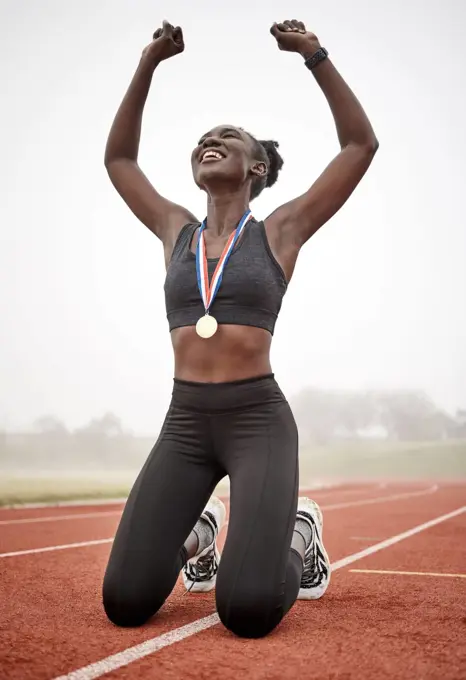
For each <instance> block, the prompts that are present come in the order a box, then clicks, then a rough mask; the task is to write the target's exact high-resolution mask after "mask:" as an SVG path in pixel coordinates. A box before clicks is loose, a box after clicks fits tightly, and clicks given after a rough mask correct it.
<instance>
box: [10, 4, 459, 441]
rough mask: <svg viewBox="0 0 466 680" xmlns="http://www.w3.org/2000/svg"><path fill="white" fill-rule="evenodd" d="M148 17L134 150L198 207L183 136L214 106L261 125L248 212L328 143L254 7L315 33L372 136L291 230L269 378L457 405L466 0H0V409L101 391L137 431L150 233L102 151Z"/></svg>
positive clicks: (66, 411)
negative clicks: (168, 53) (276, 172)
mask: <svg viewBox="0 0 466 680" xmlns="http://www.w3.org/2000/svg"><path fill="white" fill-rule="evenodd" d="M164 18H167V19H169V20H170V21H171V22H172V23H174V24H180V25H181V26H182V27H183V29H184V34H185V42H186V50H185V52H184V54H183V55H182V56H179V57H176V58H175V59H173V60H171V61H170V62H166V63H164V64H162V66H161V67H160V69H158V71H157V73H156V76H155V78H154V82H153V89H152V91H151V94H150V98H149V102H148V106H147V109H146V115H145V124H144V130H143V138H142V145H141V156H140V162H141V165H142V167H143V169H144V170H145V171H146V173H147V174H148V175H149V177H150V179H151V180H152V181H153V183H154V184H155V185H156V187H157V188H158V189H159V190H160V191H161V192H162V193H163V194H165V195H167V196H168V197H170V198H172V199H174V200H176V201H178V202H180V203H182V204H184V205H185V206H186V207H188V208H189V209H191V210H192V211H193V212H194V213H195V214H196V215H197V216H198V217H199V218H200V219H202V218H203V217H204V214H205V198H204V194H202V193H201V192H199V191H198V190H197V188H196V187H195V186H194V184H193V181H192V178H191V172H190V153H191V149H192V147H193V146H194V145H195V143H196V142H197V139H198V138H199V136H200V135H201V134H202V133H204V132H205V131H206V130H208V129H209V128H210V127H212V126H213V125H216V124H220V123H233V124H235V125H241V126H242V127H245V128H246V129H248V130H250V131H251V132H252V133H253V134H255V135H257V136H259V137H261V138H270V137H271V138H273V139H276V140H278V141H279V142H280V149H281V152H282V154H283V156H284V159H285V165H284V169H283V171H282V173H281V176H280V179H279V182H278V183H277V185H276V186H275V187H273V189H270V190H266V191H264V193H263V196H262V197H261V198H260V199H258V200H257V201H256V202H254V203H253V212H254V215H255V216H256V217H257V218H258V219H261V218H265V217H266V216H267V215H268V214H269V213H270V212H271V211H272V210H273V209H274V208H275V207H276V206H277V205H279V204H281V203H282V202H284V201H286V200H288V199H290V198H292V197H294V196H295V195H297V194H299V193H301V192H303V191H304V190H305V189H306V188H308V186H309V185H310V184H311V183H312V181H313V180H314V179H315V178H316V176H317V175H318V174H319V173H320V172H321V171H322V170H323V168H324V167H325V165H326V164H327V163H328V162H329V161H330V160H331V159H332V157H333V156H334V155H335V154H336V153H337V151H338V144H337V138H336V134H335V131H334V125H333V121H332V117H331V114H330V112H329V110H328V108H327V105H326V102H325V99H324V97H323V95H322V93H321V92H320V90H319V88H318V86H317V85H316V83H315V82H314V80H313V77H312V75H311V74H310V73H309V72H308V71H306V69H305V68H304V66H303V64H302V61H301V59H300V58H299V57H297V56H296V55H290V54H285V53H282V52H280V51H279V50H278V49H277V48H276V45H275V44H274V40H273V38H272V37H271V36H270V35H269V27H270V25H271V24H272V23H273V21H281V20H283V19H286V18H297V19H300V20H302V21H304V22H305V23H306V25H307V26H308V28H309V29H311V30H313V31H314V32H315V33H317V35H318V36H319V37H320V39H321V42H322V44H323V45H324V46H325V47H327V48H328V49H329V51H330V55H331V58H332V59H333V61H334V63H335V65H336V66H337V68H338V69H339V70H340V71H341V73H342V75H343V76H344V77H345V78H346V79H347V81H348V83H349V84H350V86H351V87H352V88H353V89H354V91H355V92H356V94H357V96H358V97H359V98H360V100H361V101H362V103H363V105H364V106H365V108H366V110H367V113H368V115H369V117H370V119H371V121H372V122H373V125H374V128H375V131H376V134H377V136H378V138H379V141H380V150H379V153H378V154H377V156H376V159H375V161H374V164H373V166H372V168H371V169H370V171H369V173H368V175H367V176H366V178H365V179H364V180H363V182H362V184H361V185H360V187H359V188H358V189H357V191H356V193H355V194H354V196H353V197H352V198H351V199H350V201H349V202H348V204H347V205H346V207H345V208H344V209H343V210H342V211H341V212H340V213H339V214H338V215H337V216H336V217H335V218H334V219H333V220H332V221H331V222H330V223H328V224H327V225H326V226H325V227H324V228H323V229H322V230H321V231H320V232H319V233H318V234H317V235H316V236H315V237H313V238H312V239H311V241H310V242H309V243H308V244H307V245H306V247H305V248H304V250H303V251H302V253H301V255H300V259H299V262H298V267H297V269H296V273H295V275H294V278H293V281H292V283H291V286H290V288H289V290H288V293H287V295H286V297H285V300H284V305H283V310H282V313H281V315H280V318H279V321H278V323H277V327H276V333H275V340H274V346H273V354H272V359H273V367H274V370H275V373H276V376H277V378H278V380H279V382H280V384H281V386H282V388H283V389H284V391H285V392H286V393H287V394H288V396H290V397H291V396H292V395H293V394H294V393H296V392H297V391H298V390H300V389H301V388H303V387H305V386H306V385H315V386H319V387H337V388H348V389H352V388H355V389H358V388H366V387H410V388H419V389H425V390H427V391H428V392H429V393H430V394H431V395H432V397H433V398H434V399H435V400H437V401H438V402H439V403H440V404H441V405H442V406H443V407H445V408H447V409H449V410H454V409H456V408H457V407H459V406H463V407H466V303H465V297H466V296H465V293H466V266H465V260H466V220H465V208H464V196H465V176H466V173H465V165H466V161H465V158H466V133H465V120H466V101H465V97H466V95H465V88H464V83H465V82H466V47H465V42H464V34H465V30H466V9H465V4H464V3H463V2H462V0H443V1H442V2H434V1H433V0H409V2H406V1H402V0H377V1H376V2H374V1H373V0H372V1H370V0H352V1H351V2H348V1H347V0H327V1H326V2H316V3H309V2H304V0H288V2H286V3H283V2H282V3H279V2H276V1H275V0H273V1H270V0H256V1H255V2H254V3H253V2H248V3H246V2H245V1H244V0H236V2H232V3H225V4H222V3H220V2H218V1H216V2H213V1H212V0H204V1H202V0H201V1H198V2H196V3H189V2H188V0H171V1H170V2H167V3H166V7H165V8H164V7H163V5H162V3H159V2H153V1H150V0H79V2H78V1H77V0H67V1H66V2H63V0H42V1H41V2H37V0H2V2H1V5H0V25H1V26H2V39H1V42H0V76H1V82H2V106H1V108H0V117H1V125H0V135H1V149H2V164H1V168H0V172H1V201H0V238H1V243H0V324H1V346H0V427H7V428H9V429H10V428H17V427H29V426H30V424H31V423H32V421H33V420H34V419H35V418H37V417H38V416H40V415H43V414H49V413H53V414H56V415H58V416H59V417H61V418H62V419H63V420H64V421H65V422H66V424H67V425H69V426H70V427H75V426H78V425H81V424H84V423H85V422H86V421H88V420H89V419H90V418H91V417H93V416H99V415H101V414H103V413H104V412H106V411H109V410H111V411H114V412H115V413H116V414H118V415H119V416H121V418H122V419H123V422H124V424H125V425H126V426H127V427H129V428H132V429H133V430H135V431H137V432H142V433H154V434H155V433H156V432H157V429H158V427H159V425H160V422H161V419H162V417H163V415H164V412H165V410H166V407H167V405H168V399H169V395H170V392H171V380H172V370H173V363H172V353H171V345H170V338H169V333H168V325H167V321H166V318H165V309H164V299H163V288H162V287H163V280H164V266H163V256H162V248H161V245H160V243H159V241H158V240H157V239H156V237H155V236H153V235H152V234H151V233H150V232H148V231H147V230H146V229H145V228H144V227H143V226H142V225H140V224H139V223H138V222H137V220H136V218H135V217H133V216H132V214H131V213H130V212H129V210H128V209H127V208H126V206H125V205H124V204H123V202H122V201H121V199H120V198H119V196H118V195H117V194H116V193H115V191H114V189H113V188H112V186H111V184H110V182H109V180H108V178H107V175H106V172H105V169H104V166H103V152H104V146H105V142H106V137H107V134H108V131H109V127H110V125H111V122H112V119H113V116H114V114H115V112H116V109H117V106H118V105H119V103H120V100H121V98H122V96H123V94H124V92H125V90H126V88H127V85H128V84H129V81H130V78H131V76H132V74H133V71H134V69H135V68H136V66H137V63H138V60H139V56H140V53H141V50H142V49H143V47H144V46H145V45H146V44H147V43H148V42H149V41H150V38H151V35H152V33H153V31H154V30H155V28H157V26H158V25H159V24H160V23H161V21H162V20H163V19H164Z"/></svg>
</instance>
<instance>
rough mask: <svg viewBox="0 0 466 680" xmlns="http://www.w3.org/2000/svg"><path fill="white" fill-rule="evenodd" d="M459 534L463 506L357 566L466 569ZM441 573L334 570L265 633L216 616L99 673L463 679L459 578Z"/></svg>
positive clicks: (165, 677)
mask: <svg viewBox="0 0 466 680" xmlns="http://www.w3.org/2000/svg"><path fill="white" fill-rule="evenodd" d="M458 500H459V499H458ZM424 502H425V501H424ZM405 510H407V509H406V508H405ZM427 510H428V508H427V507H425V508H424V512H425V511H427ZM457 537H460V538H461V537H462V538H463V539H466V514H465V513H464V512H463V514H461V515H457V516H455V517H453V518H451V519H449V520H447V521H446V522H444V523H441V524H438V525H436V526H433V527H430V528H428V529H427V530H426V531H423V532H422V533H418V534H415V535H413V536H412V537H410V538H409V539H407V540H404V541H402V542H399V543H397V544H395V545H393V546H391V547H390V548H387V549H385V550H382V551H380V552H377V553H375V554H374V555H372V556H370V557H368V558H364V559H363V560H362V561H360V562H357V563H356V564H355V565H354V566H364V567H368V568H369V567H370V566H373V567H374V568H375V567H376V565H379V566H380V565H382V564H383V565H385V567H386V568H387V565H388V568H395V566H396V565H399V566H404V568H406V567H407V566H410V565H413V564H415V563H418V564H419V563H422V564H423V566H424V567H425V568H429V569H430V570H437V571H447V570H448V569H450V568H451V567H452V566H454V565H457V564H460V563H461V562H462V564H463V571H465V564H466V561H465V560H464V557H465V552H466V547H465V546H466V540H464V546H463V547H459V545H458V543H457V542H456V539H457ZM395 579H396V580H395ZM445 580H446V579H438V580H435V579H434V580H433V583H432V579H428V580H426V579H422V578H418V579H416V580H415V581H414V582H413V577H409V579H408V580H407V579H406V577H394V576H392V575H391V576H385V577H380V578H379V577H378V576H376V575H366V574H364V575H363V574H353V573H351V572H350V571H349V569H345V568H344V569H342V570H340V571H337V572H336V573H335V574H334V576H333V581H332V584H331V586H330V589H329V591H328V593H327V594H326V596H325V599H322V600H320V601H318V602H298V603H296V605H295V607H294V608H293V609H292V611H291V612H290V613H289V614H288V616H287V617H286V618H285V620H284V621H283V623H282V624H281V626H280V627H279V628H278V629H277V631H276V632H274V633H273V634H272V635H271V636H270V637H268V638H266V639H264V640H238V639H237V638H235V637H234V636H233V635H231V634H230V633H228V632H227V631H226V630H225V629H224V628H223V627H222V626H221V625H217V626H215V627H213V628H210V629H208V630H206V631H205V632H202V633H199V634H197V635H195V636H193V637H191V638H189V639H186V640H184V641H182V642H180V643H179V644H178V645H177V646H178V649H176V650H175V649H174V648H165V649H162V650H161V651H160V652H157V654H156V655H155V656H152V657H147V658H144V659H140V660H138V661H136V662H134V663H132V664H131V665H129V666H127V667H123V668H120V669H118V670H115V671H113V672H110V673H108V674H107V675H106V676H105V677H106V678H109V679H114V680H130V679H131V680H134V679H135V678H144V679H146V678H147V679H148V680H155V679H157V680H178V678H180V677H183V678H184V679H185V680H190V679H191V678H192V679H193V680H194V679H196V680H198V679H200V678H211V677H216V675H219V674H221V677H222V680H236V678H238V677H248V678H251V679H253V680H288V679H289V680H292V679H294V678H296V677H304V678H308V677H312V678H317V680H334V679H336V678H341V679H342V680H343V679H344V680H360V679H361V678H377V679H379V678H380V679H381V680H385V679H386V680H388V679H390V680H412V679H413V678H422V680H439V678H442V680H461V679H462V678H464V677H466V647H465V645H464V624H465V619H464V605H463V603H464V597H465V595H466V584H465V582H463V581H458V580H457V581H453V580H452V579H448V583H447V584H445Z"/></svg>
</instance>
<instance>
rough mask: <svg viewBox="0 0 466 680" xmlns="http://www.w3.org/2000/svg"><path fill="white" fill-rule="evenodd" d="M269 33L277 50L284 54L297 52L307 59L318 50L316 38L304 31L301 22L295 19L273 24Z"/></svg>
mask: <svg viewBox="0 0 466 680" xmlns="http://www.w3.org/2000/svg"><path fill="white" fill-rule="evenodd" d="M270 32H271V34H272V35H273V37H274V38H275V40H276V41H277V43H278V48H279V49H280V50H284V51H285V52H297V53H298V54H302V55H303V56H306V57H307V56H310V55H311V54H313V53H314V52H316V51H317V50H318V49H319V48H320V43H319V40H318V38H317V36H316V35H314V33H311V32H310V31H306V27H305V25H304V24H303V22H302V21H297V20H296V19H292V20H291V21H284V22H283V23H281V24H277V23H275V24H273V26H272V28H271V29H270Z"/></svg>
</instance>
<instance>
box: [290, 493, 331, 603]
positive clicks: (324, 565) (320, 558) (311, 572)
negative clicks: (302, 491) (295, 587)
mask: <svg viewBox="0 0 466 680" xmlns="http://www.w3.org/2000/svg"><path fill="white" fill-rule="evenodd" d="M296 518H297V519H298V518H299V519H303V520H304V521H305V522H307V523H308V524H309V526H310V527H311V532H312V533H311V542H310V544H309V546H308V547H307V549H306V552H305V554H304V570H303V575H302V577H301V587H300V589H299V595H298V600H318V599H319V598H320V597H322V595H323V594H324V593H325V591H326V590H327V588H328V584H329V583H330V573H331V567H330V560H329V558H328V555H327V552H326V550H325V548H324V544H323V542H322V531H323V523H324V521H323V517H322V511H321V509H320V508H319V506H318V505H317V503H316V502H315V501H313V500H311V499H310V498H305V497H301V498H299V499H298V511H297V513H296Z"/></svg>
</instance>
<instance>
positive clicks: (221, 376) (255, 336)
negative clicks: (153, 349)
mask: <svg viewBox="0 0 466 680" xmlns="http://www.w3.org/2000/svg"><path fill="white" fill-rule="evenodd" d="M171 339H172V345H173V350H174V353H175V378H178V379H179V380H190V381H192V382H205V383H221V382H232V381H234V380H244V379H246V378H254V377H257V376H261V375H267V374H269V373H271V372H272V368H271V365H270V346H271V343H272V336H271V334H270V333H269V332H268V331H266V330H264V329H263V328H255V327H252V326H236V325H229V324H226V325H222V326H219V327H218V329H217V332H216V333H215V335H213V336H212V337H211V338H207V339H204V338H200V337H199V336H198V335H197V333H196V329H195V327H194V326H185V327H182V328H175V329H174V330H173V331H172V332H171Z"/></svg>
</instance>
